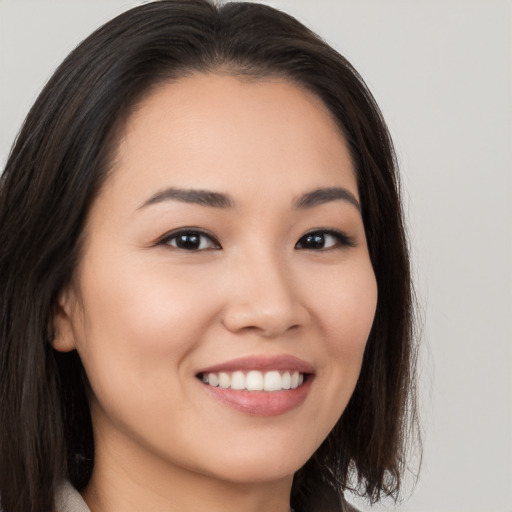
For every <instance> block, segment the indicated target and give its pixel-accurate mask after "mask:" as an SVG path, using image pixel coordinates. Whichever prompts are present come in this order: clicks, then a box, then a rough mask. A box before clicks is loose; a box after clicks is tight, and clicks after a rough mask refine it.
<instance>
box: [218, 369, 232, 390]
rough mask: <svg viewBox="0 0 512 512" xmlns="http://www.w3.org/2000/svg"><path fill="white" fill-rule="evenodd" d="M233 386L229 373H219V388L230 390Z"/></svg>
mask: <svg viewBox="0 0 512 512" xmlns="http://www.w3.org/2000/svg"><path fill="white" fill-rule="evenodd" d="M229 386H231V377H230V376H229V375H228V374H227V373H223V372H220V373H219V388H229Z"/></svg>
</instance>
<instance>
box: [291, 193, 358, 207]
mask: <svg viewBox="0 0 512 512" xmlns="http://www.w3.org/2000/svg"><path fill="white" fill-rule="evenodd" d="M331 201H347V202H348V203H350V204H351V205H353V206H355V207H356V208H357V210H358V211H359V212H361V205H360V204H359V201H358V200H357V199H356V197H355V196H354V194H352V192H350V191H349V190H347V189H346V188H342V187H327V188H317V189H316V190H313V191H311V192H306V193H305V194H302V195H301V196H300V197H299V199H297V201H295V204H294V207H295V209H297V210H303V209H307V208H313V207H315V206H319V205H321V204H325V203H330V202H331Z"/></svg>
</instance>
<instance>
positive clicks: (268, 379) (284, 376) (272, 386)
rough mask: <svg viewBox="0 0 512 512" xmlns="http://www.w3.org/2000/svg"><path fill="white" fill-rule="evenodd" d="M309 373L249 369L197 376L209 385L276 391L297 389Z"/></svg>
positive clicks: (223, 387)
mask: <svg viewBox="0 0 512 512" xmlns="http://www.w3.org/2000/svg"><path fill="white" fill-rule="evenodd" d="M309 375H310V374H307V373H302V372H299V371H284V372H280V371H278V370H271V371H265V372H263V371H259V370H249V371H246V372H243V371H240V370H238V371H235V372H209V373H199V374H198V375H197V377H198V378H199V379H200V380H201V381H202V382H204V383H205V384H207V385H208V386H212V387H219V388H222V389H234V390H237V391H243V390H247V391H267V392H275V391H288V390H290V389H297V388H298V387H299V386H302V385H303V384H304V381H305V380H307V378H308V376H309Z"/></svg>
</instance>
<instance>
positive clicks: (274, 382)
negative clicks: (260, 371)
mask: <svg viewBox="0 0 512 512" xmlns="http://www.w3.org/2000/svg"><path fill="white" fill-rule="evenodd" d="M263 389H264V390H265V391H280V390H281V389H283V379H282V378H281V374H280V373H279V372H267V373H265V377H264V378H263Z"/></svg>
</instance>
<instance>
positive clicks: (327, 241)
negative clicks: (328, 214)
mask: <svg viewBox="0 0 512 512" xmlns="http://www.w3.org/2000/svg"><path fill="white" fill-rule="evenodd" d="M347 246H348V247H353V246H354V242H353V240H352V239H351V238H350V237H349V236H347V235H345V233H342V232H341V231H334V230H318V231H311V232H309V233H306V234H305V235H303V236H302V237H301V238H300V239H299V241H298V242H297V243H296V244H295V248H296V249H306V250H314V251H319V250H320V251H321V250H326V249H335V248H337V247H347Z"/></svg>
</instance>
